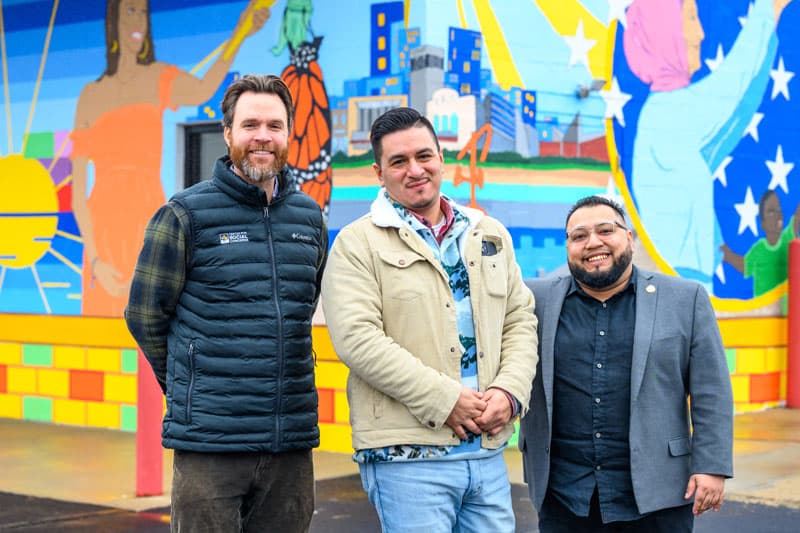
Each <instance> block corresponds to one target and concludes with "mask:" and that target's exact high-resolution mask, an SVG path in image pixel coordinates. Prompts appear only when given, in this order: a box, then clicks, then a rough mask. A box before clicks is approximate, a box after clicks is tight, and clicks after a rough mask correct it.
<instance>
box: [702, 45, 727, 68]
mask: <svg viewBox="0 0 800 533" xmlns="http://www.w3.org/2000/svg"><path fill="white" fill-rule="evenodd" d="M723 59H725V54H724V53H723V51H722V43H720V44H718V45H717V56H716V57H715V58H714V59H706V65H707V66H708V70H710V71H711V72H714V71H715V70H717V68H718V67H719V66H720V64H721V63H722V60H723Z"/></svg>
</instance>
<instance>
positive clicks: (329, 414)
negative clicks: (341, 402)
mask: <svg viewBox="0 0 800 533" xmlns="http://www.w3.org/2000/svg"><path fill="white" fill-rule="evenodd" d="M317 393H318V394H319V421H320V423H321V424H330V423H333V422H335V421H336V416H335V412H336V411H335V405H334V391H333V389H317Z"/></svg>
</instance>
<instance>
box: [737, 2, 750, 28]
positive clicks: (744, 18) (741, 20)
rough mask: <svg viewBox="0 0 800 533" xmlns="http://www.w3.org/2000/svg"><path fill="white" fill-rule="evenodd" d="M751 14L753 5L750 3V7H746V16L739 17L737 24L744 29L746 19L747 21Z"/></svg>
mask: <svg viewBox="0 0 800 533" xmlns="http://www.w3.org/2000/svg"><path fill="white" fill-rule="evenodd" d="M752 14H753V3H752V2H750V5H748V6H747V15H745V16H743V17H739V24H741V25H742V26H743V27H744V24H745V22H747V19H749V18H750V15H752Z"/></svg>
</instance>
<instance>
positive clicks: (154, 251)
mask: <svg viewBox="0 0 800 533" xmlns="http://www.w3.org/2000/svg"><path fill="white" fill-rule="evenodd" d="M189 227H190V226H189V215H188V214H187V213H186V211H185V210H184V209H183V208H182V207H181V206H179V205H177V204H174V203H169V204H166V205H164V206H162V207H161V208H160V209H159V210H158V211H157V212H156V214H155V215H153V218H151V219H150V222H149V223H148V224H147V228H146V229H145V233H144V246H142V251H141V252H140V253H139V259H138V261H137V263H136V269H135V271H134V274H133V280H132V282H131V292H130V297H129V299H128V306H127V307H126V309H125V322H126V323H127V325H128V330H130V332H131V335H133V338H134V339H136V342H137V343H138V344H139V347H140V348H141V349H142V352H144V355H145V357H146V358H147V360H148V362H149V363H150V366H151V367H152V368H153V372H154V373H155V376H156V379H157V380H158V384H159V385H160V386H161V390H162V391H163V392H166V383H167V333H168V332H169V328H170V323H171V322H172V319H173V317H174V316H175V309H176V307H177V305H178V300H179V299H180V296H181V293H182V292H183V286H184V283H185V280H186V267H187V264H188V256H187V247H186V241H187V231H186V229H187V228H189Z"/></svg>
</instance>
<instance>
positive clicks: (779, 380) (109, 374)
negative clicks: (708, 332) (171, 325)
mask: <svg viewBox="0 0 800 533" xmlns="http://www.w3.org/2000/svg"><path fill="white" fill-rule="evenodd" d="M719 326H720V331H721V333H722V339H723V343H724V344H725V349H726V354H727V357H728V366H729V369H730V372H731V382H732V384H733V394H734V404H735V411H736V412H737V413H745V412H750V411H755V410H760V409H765V408H771V407H777V406H780V405H782V404H784V403H785V401H786V337H787V321H786V319H785V318H735V319H721V320H719ZM0 331H2V332H3V333H2V334H0V418H14V419H22V420H30V421H37V422H46V423H53V424H67V425H74V426H84V427H101V428H109V429H116V430H122V431H131V432H132V431H136V414H137V389H136V387H137V377H136V376H137V374H136V373H137V350H136V344H135V342H134V341H133V339H132V338H131V337H130V334H129V333H128V331H127V329H126V328H125V324H124V322H123V321H122V320H121V319H114V318H86V317H57V316H46V315H0ZM313 341H314V352H315V353H316V361H317V363H316V383H317V388H318V390H319V420H320V433H321V441H320V442H321V443H320V449H321V450H324V451H332V452H342V453H350V452H351V451H352V448H351V445H350V424H349V409H348V404H347V395H346V381H347V372H348V371H347V368H346V367H345V366H344V365H343V364H342V363H341V362H340V361H339V359H338V358H337V357H336V354H335V352H334V351H333V346H332V345H331V341H330V338H329V336H328V330H327V328H326V327H325V326H315V327H314V330H313Z"/></svg>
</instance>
